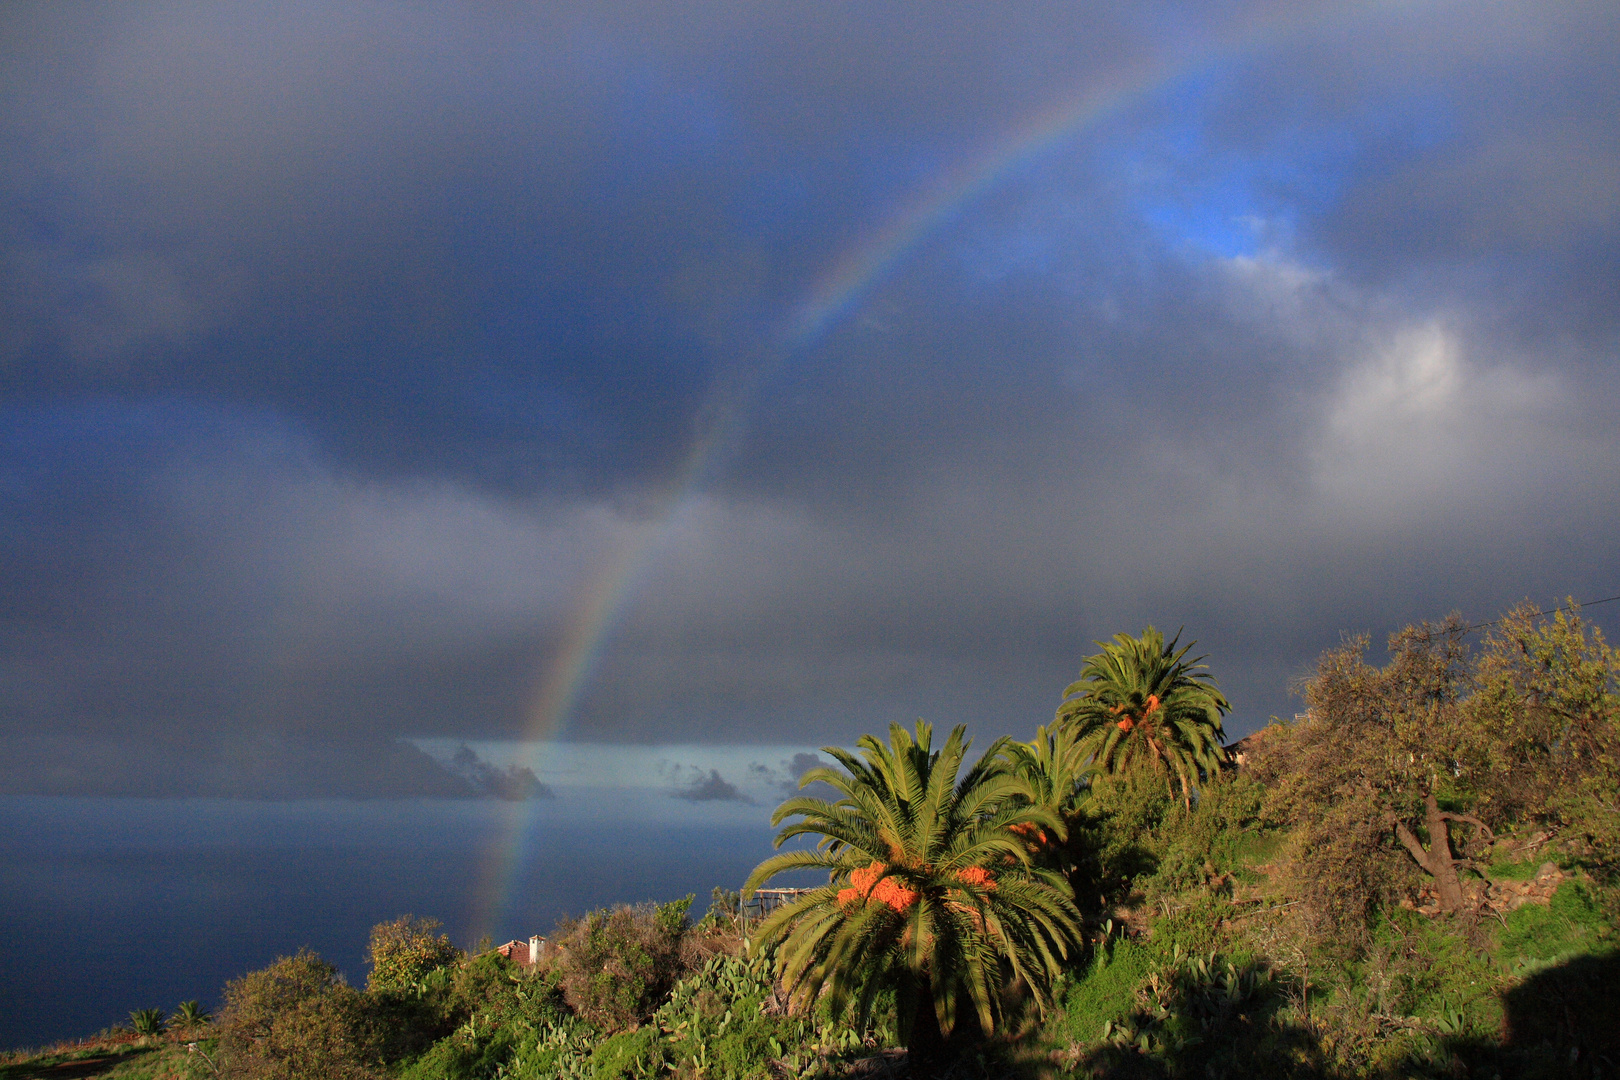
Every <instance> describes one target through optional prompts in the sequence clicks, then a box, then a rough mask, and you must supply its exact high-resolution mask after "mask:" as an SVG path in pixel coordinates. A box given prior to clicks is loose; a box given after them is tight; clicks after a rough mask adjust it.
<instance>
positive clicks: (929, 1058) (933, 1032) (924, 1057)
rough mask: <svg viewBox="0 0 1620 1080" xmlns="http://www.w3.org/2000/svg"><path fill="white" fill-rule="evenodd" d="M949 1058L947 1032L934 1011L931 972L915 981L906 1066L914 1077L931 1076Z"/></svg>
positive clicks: (920, 1079)
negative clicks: (947, 1054)
mask: <svg viewBox="0 0 1620 1080" xmlns="http://www.w3.org/2000/svg"><path fill="white" fill-rule="evenodd" d="M944 1058H945V1036H944V1034H943V1033H942V1032H941V1031H940V1030H939V1017H938V1015H936V1014H935V1012H934V988H933V984H932V983H930V982H929V981H928V976H926V975H923V976H920V977H918V979H917V982H916V983H915V985H914V994H913V1006H912V1014H911V1031H910V1032H909V1033H908V1034H907V1036H906V1069H907V1071H908V1072H910V1074H911V1076H912V1080H931V1078H932V1077H934V1076H937V1075H938V1074H939V1072H940V1067H941V1066H942V1065H943V1064H944Z"/></svg>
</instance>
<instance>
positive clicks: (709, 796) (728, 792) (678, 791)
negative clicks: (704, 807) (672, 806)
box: [670, 768, 753, 803]
mask: <svg viewBox="0 0 1620 1080" xmlns="http://www.w3.org/2000/svg"><path fill="white" fill-rule="evenodd" d="M683 772H684V773H692V774H694V775H691V776H690V777H689V778H687V779H686V780H685V781H684V782H680V783H678V785H677V786H676V787H675V788H674V789H673V790H672V791H671V792H670V796H671V797H673V798H676V799H685V800H686V801H687V802H741V803H746V802H752V801H753V800H751V799H749V798H748V796H746V795H744V794H743V793H742V792H741V791H739V790H737V785H736V784H733V783H732V782H731V781H729V780H727V779H726V778H725V777H723V776H721V775H720V770H719V769H710V770H709V773H708V775H707V776H705V775H704V774H703V770H702V769H692V768H687V769H685V770H681V769H676V770H672V773H673V774H674V775H675V776H681V775H682V774H683Z"/></svg>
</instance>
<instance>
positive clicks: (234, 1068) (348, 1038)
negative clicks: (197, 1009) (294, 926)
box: [220, 949, 384, 1080]
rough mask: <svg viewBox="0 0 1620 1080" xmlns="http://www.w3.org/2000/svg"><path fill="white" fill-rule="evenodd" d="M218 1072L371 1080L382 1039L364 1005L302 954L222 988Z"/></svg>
mask: <svg viewBox="0 0 1620 1080" xmlns="http://www.w3.org/2000/svg"><path fill="white" fill-rule="evenodd" d="M220 1032H221V1040H220V1042H221V1045H220V1051H221V1066H222V1068H223V1070H224V1073H225V1075H228V1076H233V1077H241V1078H243V1080H302V1078H304V1077H310V1076H320V1077H327V1078H331V1080H374V1078H376V1077H379V1076H382V1075H384V1071H383V1068H382V1060H381V1059H382V1050H381V1047H382V1038H381V1033H380V1032H378V1030H377V1025H376V1021H375V1017H374V1016H373V1015H372V1014H371V1012H370V1011H369V1010H368V1008H367V999H366V998H365V996H364V995H362V994H361V993H360V992H359V991H357V990H355V989H354V988H353V987H350V986H348V985H346V984H345V983H344V981H343V977H342V976H341V975H339V974H338V970H337V968H335V967H333V966H332V965H331V964H329V963H327V962H326V961H325V960H322V959H321V958H320V957H319V956H318V955H316V954H315V953H313V952H310V951H309V950H307V949H305V950H302V951H300V952H299V953H298V955H297V956H283V957H281V958H280V959H278V960H277V961H276V962H275V963H273V964H271V965H270V966H269V967H267V968H265V969H264V970H262V971H254V972H250V973H248V974H246V975H243V976H242V977H241V978H239V979H234V980H232V981H231V982H229V983H227V984H226V985H225V1008H224V1010H223V1011H222V1012H221V1014H220Z"/></svg>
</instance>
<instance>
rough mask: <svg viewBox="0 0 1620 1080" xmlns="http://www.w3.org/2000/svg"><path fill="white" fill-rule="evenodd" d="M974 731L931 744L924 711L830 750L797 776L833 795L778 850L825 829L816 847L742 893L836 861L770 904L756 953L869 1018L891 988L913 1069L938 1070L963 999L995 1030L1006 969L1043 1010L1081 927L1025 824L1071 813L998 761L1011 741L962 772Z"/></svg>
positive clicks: (813, 806)
mask: <svg viewBox="0 0 1620 1080" xmlns="http://www.w3.org/2000/svg"><path fill="white" fill-rule="evenodd" d="M965 736H966V729H965V728H963V727H960V726H959V727H957V728H955V729H954V730H952V732H951V734H950V737H949V738H948V739H946V740H945V745H944V746H942V747H941V748H940V749H938V750H934V749H933V747H932V740H933V729H932V728H931V727H930V726H929V725H928V724H927V723H925V722H923V721H918V723H917V727H916V732H915V734H913V733H911V732H907V731H906V730H905V729H904V728H902V727H901V726H900V725H898V724H893V725H891V726H890V728H889V742H888V744H887V745H885V744H884V743H882V742H881V741H879V740H878V739H877V738H876V737H875V736H872V735H863V736H862V737H861V738H860V740H859V741H858V742H857V744H856V745H857V747H858V749H859V750H860V756H856V755H855V754H853V753H850V752H848V751H846V750H842V749H839V748H836V747H827V748H824V749H823V751H822V752H823V753H825V754H827V755H828V756H830V757H832V758H833V759H834V760H835V761H837V763H838V765H839V766H841V768H827V767H822V768H818V769H812V770H810V771H809V772H807V773H805V774H804V776H803V777H801V778H800V781H799V784H800V786H801V787H803V786H805V785H808V784H812V783H816V782H818V781H819V782H822V783H825V784H827V785H829V786H831V787H832V788H833V789H834V790H835V791H836V792H837V793H838V795H839V796H840V797H839V798H838V799H837V801H835V802H829V801H827V800H824V799H817V798H811V797H809V796H804V795H801V796H797V797H795V798H791V799H789V800H787V801H786V802H784V803H783V804H782V805H781V806H779V807H777V809H776V813H775V814H774V815H772V818H771V824H772V825H773V826H775V825H779V824H781V823H782V822H783V821H784V820H786V819H788V818H797V819H798V820H796V821H793V822H792V823H790V824H788V825H786V826H785V827H783V828H782V830H781V831H780V832H779V833H778V834H777V837H776V846H777V847H781V845H782V844H783V843H784V842H786V841H787V840H790V839H792V838H793V837H796V836H804V835H815V836H820V837H821V839H820V841H819V842H818V843H817V845H816V848H815V850H813V851H788V852H783V853H782V854H780V855H776V856H773V857H772V858H770V859H767V860H766V861H765V862H763V863H761V864H760V865H759V866H758V867H756V868H755V870H754V872H753V873H752V874H750V875H749V877H748V881H747V883H746V884H745V885H744V886H743V895H744V896H745V897H747V896H750V895H752V893H753V891H754V890H755V889H757V888H759V887H760V886H761V885H762V884H764V883H765V882H766V881H768V880H769V879H771V878H772V877H774V876H775V875H777V874H779V873H782V872H784V871H788V870H802V869H809V868H814V869H824V870H826V871H828V881H827V884H826V885H825V886H823V887H821V888H818V889H814V890H811V891H810V892H809V893H807V894H805V895H803V896H801V897H800V898H799V899H798V900H797V901H796V902H794V903H791V904H788V905H785V906H784V907H782V908H779V909H778V910H777V911H775V912H774V913H772V915H771V916H770V917H769V918H768V919H766V920H765V922H764V923H762V924H761V925H760V927H759V929H758V930H757V931H755V933H754V935H753V938H752V940H751V941H750V948H751V949H770V948H774V949H776V963H777V969H778V973H779V974H780V976H781V978H782V980H783V982H784V983H785V984H786V986H787V988H788V990H789V993H790V995H791V997H792V1000H793V1001H794V1002H795V1003H796V1005H797V1006H799V1007H804V1006H807V1005H808V1004H809V1003H810V1002H813V1001H814V1000H815V999H816V998H817V997H818V996H819V995H821V994H822V993H825V994H826V995H827V997H828V1003H829V1005H830V1006H831V1007H832V1009H833V1010H834V1011H835V1013H836V1012H839V1011H842V1010H844V1009H846V1008H848V1007H849V1006H850V1005H851V1004H853V1005H854V1008H855V1015H856V1016H857V1017H859V1018H861V1019H863V1020H864V1018H865V1017H866V1016H867V1015H868V1013H869V1011H870V1008H871V1005H872V1002H873V999H874V998H875V997H876V995H877V994H878V993H879V992H880V991H882V990H883V989H885V988H891V989H893V990H894V991H895V992H896V1002H897V1005H898V1007H899V1019H900V1025H901V1032H902V1034H903V1035H904V1036H905V1038H906V1049H907V1060H908V1062H909V1063H910V1067H911V1069H912V1072H913V1073H914V1074H915V1075H924V1074H925V1073H927V1072H928V1071H930V1070H931V1069H932V1068H934V1066H936V1065H937V1063H938V1059H939V1055H940V1054H941V1053H942V1052H943V1050H944V1040H945V1039H946V1038H947V1037H949V1036H950V1035H951V1033H952V1031H953V1030H955V1029H956V1028H957V1025H958V1017H959V1014H961V1013H962V1010H963V1006H964V1005H966V1006H967V1009H968V1012H967V1014H966V1017H967V1019H969V1020H977V1023H978V1027H979V1029H980V1031H982V1032H983V1033H986V1034H988V1033H992V1032H994V1031H995V1028H996V1023H997V1021H998V1019H999V1018H1000V1016H1001V991H1002V989H1003V987H1005V986H1006V985H1007V984H1008V983H1009V982H1010V981H1012V980H1022V982H1023V983H1024V984H1025V985H1026V986H1027V987H1028V988H1029V991H1030V994H1031V995H1032V997H1033V998H1034V1000H1035V1002H1036V1005H1037V1007H1038V1008H1039V1009H1040V1010H1042V1011H1043V1012H1044V1011H1045V1009H1046V1008H1047V1007H1048V1005H1049V1003H1050V987H1051V984H1052V980H1053V979H1054V978H1055V977H1056V976H1057V975H1058V974H1059V972H1060V971H1061V966H1060V964H1061V961H1062V960H1063V959H1064V958H1066V957H1067V956H1068V953H1069V949H1070V946H1071V944H1072V943H1074V942H1076V941H1078V940H1079V934H1080V929H1079V912H1078V911H1076V910H1075V907H1074V901H1073V899H1072V894H1071V893H1070V891H1069V889H1068V887H1067V885H1066V884H1065V882H1064V881H1063V879H1062V877H1060V876H1059V875H1058V874H1056V873H1055V872H1053V871H1051V870H1048V869H1045V868H1042V867H1040V866H1038V865H1036V864H1035V863H1034V861H1033V860H1032V859H1031V858H1030V854H1029V852H1028V850H1027V848H1026V845H1025V843H1024V841H1023V838H1022V837H1021V836H1020V835H1019V833H1018V832H1017V831H1016V830H1017V829H1018V828H1019V827H1020V826H1029V827H1033V828H1035V829H1047V830H1050V831H1052V832H1054V833H1057V834H1061V833H1062V831H1063V822H1062V820H1061V819H1060V818H1059V817H1058V815H1057V814H1055V813H1053V812H1052V811H1051V810H1049V809H1048V808H1047V807H1045V806H1044V805H1040V804H1038V803H1036V802H1035V801H1033V799H1032V798H1031V794H1032V792H1031V789H1030V786H1029V784H1028V782H1027V781H1025V780H1024V779H1022V778H1021V777H1019V776H1018V775H1017V774H1016V773H1014V772H1013V771H1012V770H1010V769H1008V768H1007V767H1006V763H1005V762H1004V761H1003V760H1001V759H1000V755H1001V752H1002V750H1003V749H1004V747H1005V744H1006V743H1007V741H1008V740H1006V739H998V740H997V741H996V742H995V743H994V744H992V745H991V747H990V749H989V750H988V751H987V752H986V753H985V754H984V756H983V757H981V758H980V760H979V761H978V763H977V764H975V765H973V766H972V767H971V768H970V769H968V771H967V772H966V773H965V774H963V773H962V772H961V768H962V762H963V758H964V757H965V755H966V753H967V749H968V745H969V743H968V741H967V739H966V737H965ZM970 1030H971V1028H970Z"/></svg>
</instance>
